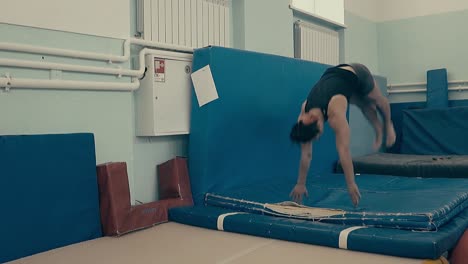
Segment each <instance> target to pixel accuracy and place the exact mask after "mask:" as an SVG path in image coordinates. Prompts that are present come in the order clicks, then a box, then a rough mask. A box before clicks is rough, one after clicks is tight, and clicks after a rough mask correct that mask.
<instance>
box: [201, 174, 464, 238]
mask: <svg viewBox="0 0 468 264" xmlns="http://www.w3.org/2000/svg"><path fill="white" fill-rule="evenodd" d="M357 184H358V185H359V187H360V192H361V195H362V199H361V201H360V204H359V207H358V208H354V207H353V206H352V204H351V202H350V198H349V195H348V192H347V188H346V184H345V183H344V179H343V175H339V174H322V175H320V176H319V175H316V176H314V177H312V178H311V179H309V181H308V184H307V188H308V190H309V193H310V195H309V197H306V198H305V199H304V205H305V206H310V207H319V208H330V209H340V210H343V211H344V213H343V214H340V215H334V216H332V217H324V218H309V217H307V216H290V215H288V214H281V213H280V212H276V211H274V210H272V209H269V208H267V207H266V206H265V205H267V204H275V203H280V202H283V201H288V200H289V199H290V198H289V191H290V190H289V189H287V188H285V186H288V184H287V183H286V182H269V183H268V184H263V185H262V184H259V185H252V186H250V187H249V188H245V187H244V188H240V189H234V190H230V191H224V192H223V193H209V194H207V195H206V198H205V201H206V204H209V205H212V206H218V207H224V208H229V209H234V210H240V211H245V212H252V213H259V214H269V215H273V216H283V217H291V218H298V219H310V220H321V221H322V222H328V223H336V224H347V225H358V226H360V225H372V226H378V227H386V228H399V229H409V230H427V231H429V230H436V229H437V228H440V227H441V226H443V225H444V224H445V223H447V222H448V221H450V219H451V218H453V217H454V216H455V215H457V214H458V213H460V212H461V211H463V210H465V209H466V208H468V179H454V180H447V179H443V178H434V179H432V178H410V177H392V176H380V175H372V176H363V175H361V176H359V177H357Z"/></svg>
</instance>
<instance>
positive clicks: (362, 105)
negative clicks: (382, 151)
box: [353, 98, 383, 150]
mask: <svg viewBox="0 0 468 264" xmlns="http://www.w3.org/2000/svg"><path fill="white" fill-rule="evenodd" d="M353 99H354V100H353V101H354V102H353V103H354V104H355V105H356V106H357V107H359V109H361V112H362V113H363V114H364V116H365V117H366V118H367V120H368V121H369V123H371V125H372V127H373V128H374V131H375V141H374V150H378V149H379V147H380V145H381V144H382V135H383V124H382V122H381V121H380V119H379V117H378V114H377V108H376V106H375V104H373V103H372V102H370V101H366V100H363V99H358V98H353Z"/></svg>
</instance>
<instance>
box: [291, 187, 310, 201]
mask: <svg viewBox="0 0 468 264" xmlns="http://www.w3.org/2000/svg"><path fill="white" fill-rule="evenodd" d="M302 195H305V196H309V193H308V192H307V188H306V187H305V185H304V184H296V186H294V189H293V190H292V191H291V193H290V194H289V197H291V198H292V199H293V201H294V202H296V203H298V204H301V203H302Z"/></svg>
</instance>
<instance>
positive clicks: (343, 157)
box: [328, 95, 361, 206]
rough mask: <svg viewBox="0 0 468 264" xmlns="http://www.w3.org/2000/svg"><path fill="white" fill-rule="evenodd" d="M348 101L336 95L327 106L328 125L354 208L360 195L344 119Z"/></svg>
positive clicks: (348, 134)
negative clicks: (334, 136) (332, 132)
mask: <svg viewBox="0 0 468 264" xmlns="http://www.w3.org/2000/svg"><path fill="white" fill-rule="evenodd" d="M347 108H348V101H347V100H346V97H344V96H342V95H336V96H334V97H333V98H332V99H331V100H330V103H329V104H328V123H329V124H330V127H331V128H333V130H334V131H335V135H336V149H337V151H338V155H339V158H340V162H341V166H342V167H343V171H344V175H345V179H346V185H347V187H348V193H349V195H350V196H351V200H352V202H353V204H354V206H357V205H358V204H359V200H360V198H361V194H360V193H359V188H358V186H357V185H356V182H355V180H354V167H353V162H352V159H351V153H350V150H349V141H350V132H349V126H348V120H347V119H346V110H347Z"/></svg>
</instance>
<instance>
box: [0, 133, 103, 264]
mask: <svg viewBox="0 0 468 264" xmlns="http://www.w3.org/2000/svg"><path fill="white" fill-rule="evenodd" d="M0 170H1V173H0V175H1V176H0V186H1V188H2V191H1V192H0V201H2V217H0V226H1V229H2V231H1V232H0V248H1V250H0V262H1V263H3V262H5V261H9V260H14V259H17V258H21V257H26V256H29V255H33V254H36V253H39V252H43V251H47V250H51V249H54V248H58V247H62V246H66V245H70V244H73V243H77V242H82V241H86V240H90V239H94V238H97V237H100V236H101V235H102V234H101V224H100V214H99V200H98V188H97V180H96V179H97V178H96V157H95V150H94V136H93V135H92V134H87V133H82V134H81V133H78V134H56V135H19V136H0Z"/></svg>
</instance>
